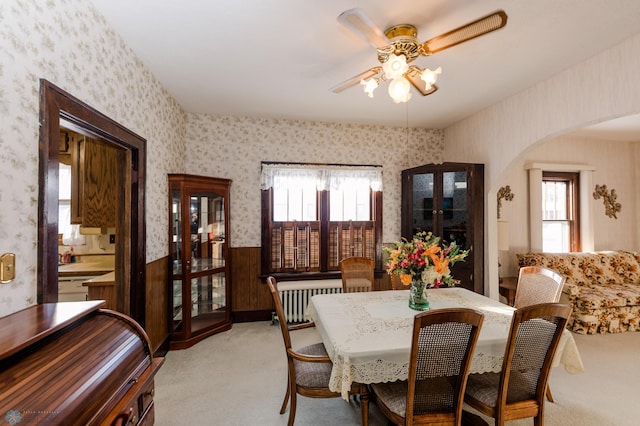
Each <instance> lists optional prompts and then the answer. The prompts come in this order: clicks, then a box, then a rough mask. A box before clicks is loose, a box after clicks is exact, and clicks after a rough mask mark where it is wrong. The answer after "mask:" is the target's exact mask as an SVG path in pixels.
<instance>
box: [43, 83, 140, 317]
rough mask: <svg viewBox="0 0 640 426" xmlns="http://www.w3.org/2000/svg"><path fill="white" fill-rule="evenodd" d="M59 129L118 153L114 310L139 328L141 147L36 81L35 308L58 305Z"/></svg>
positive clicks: (119, 127)
mask: <svg viewBox="0 0 640 426" xmlns="http://www.w3.org/2000/svg"><path fill="white" fill-rule="evenodd" d="M61 128H62V129H68V130H71V131H73V132H75V133H77V134H81V135H85V136H87V137H89V138H92V139H94V140H97V141H100V143H101V144H103V145H104V146H105V147H106V148H107V149H111V150H112V151H114V152H118V154H117V158H118V160H117V165H118V166H117V168H116V170H115V172H116V174H117V176H118V181H117V184H116V185H117V186H118V187H119V188H118V190H117V192H116V195H115V199H114V206H115V207H116V212H117V214H115V218H114V220H115V222H114V228H115V235H117V238H115V241H114V244H115V271H114V272H115V279H116V289H117V290H116V292H117V302H116V303H117V310H118V311H120V312H122V313H125V314H127V315H129V316H131V317H132V318H133V319H135V320H136V321H137V322H138V323H139V324H140V325H141V326H142V327H144V325H145V324H144V320H145V282H146V280H145V264H146V260H145V224H144V217H145V214H144V205H145V203H144V199H145V197H144V188H145V153H146V141H145V139H143V138H142V137H140V136H138V135H136V134H135V133H133V132H131V131H130V130H128V129H126V128H125V127H123V126H122V125H120V124H118V123H117V122H115V121H113V120H111V119H110V118H108V117H106V116H105V115H104V114H102V113H100V112H98V111H96V110H95V109H94V108H92V107H90V106H89V105H87V104H85V103H84V102H82V101H80V100H79V99H77V98H75V97H73V96H72V95H70V94H68V93H66V92H65V91H63V90H62V89H60V88H58V87H56V86H55V85H53V84H52V83H50V82H48V81H47V80H40V153H39V155H40V157H39V160H40V161H39V164H40V165H39V203H38V221H39V225H38V274H37V277H38V278H37V280H38V282H37V289H38V291H37V300H38V303H39V304H41V303H53V302H57V301H58V278H59V277H58V263H59V256H58V251H59V249H58V244H59V238H58V232H59V231H58V230H59V227H58V225H59V196H60V194H59V178H60V176H59V170H60V152H59V151H60V129H61ZM112 184H113V183H112Z"/></svg>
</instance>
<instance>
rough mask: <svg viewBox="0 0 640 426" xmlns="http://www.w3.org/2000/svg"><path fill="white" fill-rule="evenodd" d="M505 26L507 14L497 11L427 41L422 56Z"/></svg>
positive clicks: (423, 46) (423, 45)
mask: <svg viewBox="0 0 640 426" xmlns="http://www.w3.org/2000/svg"><path fill="white" fill-rule="evenodd" d="M505 25H507V14H506V13H505V12H504V11H503V10H499V11H497V12H494V13H492V14H490V15H487V16H485V17H483V18H480V19H477V20H475V21H473V22H469V23H468V24H466V25H463V26H461V27H459V28H456V29H455V30H451V31H449V32H446V33H444V34H441V35H439V36H436V37H434V38H432V39H431V40H427V41H425V42H424V43H423V44H422V48H423V51H424V52H425V53H424V54H426V55H432V54H434V53H437V52H440V51H442V50H445V49H448V48H449V47H452V46H455V45H456V44H460V43H463V42H465V41H468V40H471V39H474V38H476V37H480V36H481V35H484V34H487V33H490V32H492V31H495V30H499V29H500V28H502V27H504V26H505Z"/></svg>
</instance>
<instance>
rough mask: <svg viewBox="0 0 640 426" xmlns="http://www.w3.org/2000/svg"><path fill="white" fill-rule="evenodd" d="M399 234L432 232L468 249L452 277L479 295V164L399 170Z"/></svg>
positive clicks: (481, 171)
mask: <svg viewBox="0 0 640 426" xmlns="http://www.w3.org/2000/svg"><path fill="white" fill-rule="evenodd" d="M401 220H402V225H401V226H402V236H403V237H404V238H407V239H410V238H411V237H413V235H415V234H416V233H418V232H420V231H427V232H429V231H430V232H433V234H434V235H437V236H439V237H441V238H442V239H443V240H444V241H446V242H453V241H455V242H456V244H458V245H459V246H460V247H463V248H464V249H466V250H470V252H469V255H468V256H467V258H466V259H465V261H464V262H458V263H456V264H455V265H454V266H453V267H452V269H451V274H452V275H453V277H454V278H456V279H459V280H460V285H461V286H462V287H464V288H467V289H469V290H472V291H475V292H477V293H483V292H484V271H483V264H484V239H483V232H484V165H483V164H466V163H443V164H427V165H424V166H419V167H415V168H412V169H407V170H403V171H402V219H401Z"/></svg>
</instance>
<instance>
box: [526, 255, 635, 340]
mask: <svg viewBox="0 0 640 426" xmlns="http://www.w3.org/2000/svg"><path fill="white" fill-rule="evenodd" d="M517 257H518V264H519V265H520V266H521V267H522V266H543V267H546V268H549V269H553V270H555V271H557V272H558V273H560V274H562V275H564V276H566V277H567V280H566V282H565V285H564V288H563V291H562V297H561V299H560V301H561V302H564V303H569V304H571V305H572V306H573V314H572V315H571V319H570V320H569V323H568V327H569V328H570V329H571V330H573V331H575V332H576V333H580V334H595V333H620V332H623V331H638V330H640V253H634V252H628V251H603V252H589V253H578V252H573V253H524V254H518V255H517Z"/></svg>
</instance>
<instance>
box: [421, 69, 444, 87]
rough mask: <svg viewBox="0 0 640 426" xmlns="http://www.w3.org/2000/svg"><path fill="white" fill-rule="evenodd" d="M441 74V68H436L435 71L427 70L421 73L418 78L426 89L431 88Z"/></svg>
mask: <svg viewBox="0 0 640 426" xmlns="http://www.w3.org/2000/svg"><path fill="white" fill-rule="evenodd" d="M440 74H442V67H438V68H437V69H436V70H434V71H431V70H430V69H429V68H427V69H426V70H424V71H422V73H421V74H420V78H421V79H422V80H423V81H424V83H425V85H426V86H427V89H428V88H430V87H431V86H433V85H434V84H435V83H436V80H437V79H438V75H440Z"/></svg>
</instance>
